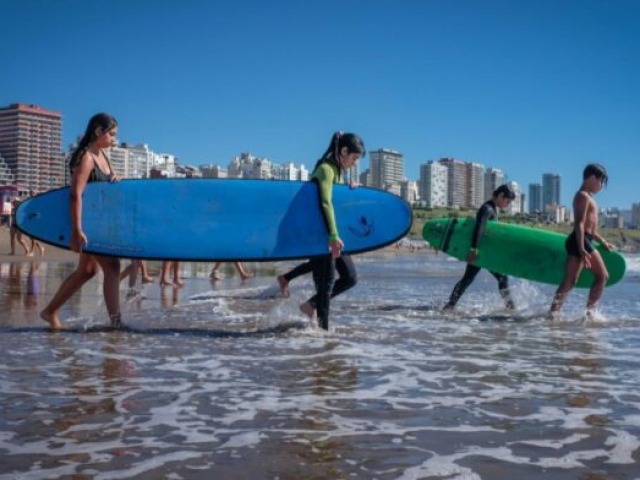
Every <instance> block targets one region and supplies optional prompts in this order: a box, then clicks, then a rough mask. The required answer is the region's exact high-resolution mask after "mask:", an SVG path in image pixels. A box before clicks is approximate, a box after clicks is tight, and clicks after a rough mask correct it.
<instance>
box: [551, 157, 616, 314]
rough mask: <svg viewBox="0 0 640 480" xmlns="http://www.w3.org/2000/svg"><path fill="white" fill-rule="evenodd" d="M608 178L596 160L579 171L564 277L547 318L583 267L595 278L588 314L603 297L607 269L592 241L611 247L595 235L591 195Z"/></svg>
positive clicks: (594, 208)
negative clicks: (579, 180)
mask: <svg viewBox="0 0 640 480" xmlns="http://www.w3.org/2000/svg"><path fill="white" fill-rule="evenodd" d="M608 180H609V177H608V176H607V171H606V169H605V168H604V167H603V166H602V165H600V164H598V163H591V164H589V165H587V166H586V167H585V169H584V171H583V172H582V186H581V187H580V190H578V192H577V193H576V194H575V196H574V197H573V215H574V223H573V231H572V232H571V234H570V235H569V236H568V237H567V240H566V241H565V249H566V251H567V253H568V254H569V256H568V257H567V263H566V264H565V272H564V279H563V280H562V283H561V284H560V286H559V287H558V289H557V290H556V293H555V295H554V297H553V302H552V303H551V309H550V310H549V316H550V319H553V317H554V315H555V314H556V313H557V312H558V311H559V310H560V309H561V308H562V304H563V303H564V301H565V299H566V297H567V295H568V294H569V292H570V291H571V290H572V289H573V287H574V286H575V284H576V281H577V279H578V277H579V276H580V272H581V271H582V268H583V267H587V268H588V269H589V270H591V272H592V273H593V276H594V277H595V278H594V281H593V284H592V285H591V289H590V290H589V297H588V299H587V315H592V314H593V313H594V310H595V308H596V306H597V305H598V301H599V300H600V297H601V296H602V292H603V290H604V287H605V285H606V284H607V280H608V279H609V272H608V271H607V267H606V266H605V264H604V261H603V260H602V257H601V256H600V252H598V251H597V250H596V249H595V247H594V245H593V241H594V240H595V241H597V242H599V243H600V244H602V246H604V248H606V249H607V250H611V249H612V248H613V246H612V245H611V244H610V243H609V242H607V241H606V240H605V239H604V238H603V237H601V236H600V235H599V234H598V205H597V204H596V201H595V200H594V198H593V196H594V195H595V194H596V193H598V192H599V191H600V190H602V188H603V187H605V186H606V185H607V181H608Z"/></svg>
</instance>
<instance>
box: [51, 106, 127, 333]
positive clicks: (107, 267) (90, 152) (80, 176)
mask: <svg viewBox="0 0 640 480" xmlns="http://www.w3.org/2000/svg"><path fill="white" fill-rule="evenodd" d="M117 132H118V122H116V120H115V118H113V117H112V116H111V115H107V114H106V113H98V114H96V115H94V116H93V117H92V118H91V120H90V121H89V124H88V125H87V130H86V132H85V134H84V136H83V137H82V139H81V140H80V143H79V144H78V148H76V150H75V152H74V153H73V155H72V156H71V160H70V161H69V168H70V170H71V193H70V197H69V200H70V201H69V206H70V214H71V226H72V232H71V242H70V243H71V250H73V251H74V252H78V253H79V254H80V258H79V260H78V266H77V267H76V269H75V271H74V272H73V273H72V274H71V275H69V276H68V277H67V278H66V279H65V280H64V281H63V282H62V284H61V285H60V287H59V288H58V291H57V292H56V294H55V295H54V296H53V298H52V299H51V301H50V302H49V304H48V305H47V307H46V308H45V309H44V310H42V312H40V317H42V319H43V320H44V321H45V322H47V323H49V325H51V328H53V329H59V328H60V327H62V323H61V321H60V317H59V313H60V309H61V308H62V305H64V303H65V302H66V301H67V300H69V298H70V297H71V296H72V295H73V294H74V293H75V292H77V291H78V290H79V289H80V288H81V287H82V286H83V285H84V284H85V283H87V282H88V281H89V280H90V279H91V278H93V277H94V275H95V274H96V273H97V272H98V269H99V268H100V269H102V272H103V273H104V280H103V294H104V300H105V304H106V306H107V311H108V313H109V319H110V320H111V325H112V326H119V325H120V260H119V259H118V258H114V257H105V256H102V255H90V254H87V253H84V252H83V251H82V249H83V247H84V245H86V243H87V237H86V235H85V233H84V232H83V230H82V193H83V192H84V189H85V187H86V186H87V183H89V182H114V181H116V180H118V178H117V177H116V175H115V174H114V173H113V169H112V168H111V164H110V162H109V158H108V157H107V155H106V153H105V150H107V149H109V148H110V147H112V146H113V145H114V144H115V143H116V133H117Z"/></svg>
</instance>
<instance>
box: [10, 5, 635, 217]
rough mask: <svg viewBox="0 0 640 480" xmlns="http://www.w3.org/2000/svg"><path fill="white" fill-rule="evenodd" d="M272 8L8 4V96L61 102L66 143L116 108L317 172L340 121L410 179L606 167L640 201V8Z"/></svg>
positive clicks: (135, 125) (162, 137)
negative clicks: (453, 162)
mask: <svg viewBox="0 0 640 480" xmlns="http://www.w3.org/2000/svg"><path fill="white" fill-rule="evenodd" d="M273 7H274V6H273V5H271V4H269V3H268V2H259V1H246V0H240V1H238V2H233V3H232V2H216V3H213V4H209V3H206V2H198V1H195V0H194V1H187V2H182V3H180V4H179V5H178V4H173V3H171V2H158V3H156V4H154V5H153V8H150V7H149V4H148V2H144V1H141V0H134V1H132V2H127V3H125V2H122V3H120V2H116V3H115V4H110V5H109V7H108V8H106V9H105V8H102V7H101V6H100V5H94V4H90V3H86V2H80V1H77V0H68V1H66V2H62V3H60V2H51V3H49V2H36V1H35V0H26V1H24V2H14V1H10V0H0V13H1V14H2V16H3V19H5V24H4V28H3V32H2V34H1V35H3V36H4V37H5V40H6V41H3V42H1V43H0V64H1V65H2V66H3V71H4V72H8V74H6V75H3V76H2V77H1V78H0V105H8V104H11V103H15V102H24V103H27V104H36V105H41V106H43V107H45V108H50V109H52V110H56V111H61V112H64V116H65V118H64V123H63V133H64V139H63V142H64V145H68V144H70V143H72V142H73V140H74V139H75V138H76V137H77V135H79V134H81V133H82V132H83V130H84V128H85V126H86V122H87V121H88V119H89V117H90V116H91V115H92V114H94V113H96V112H97V111H107V112H109V113H112V114H113V115H115V116H116V118H118V120H119V122H120V137H121V140H125V141H134V142H135V141H137V140H138V139H140V140H141V141H142V140H143V141H145V142H147V143H149V144H151V145H153V146H154V148H155V149H156V150H158V151H166V152H173V153H175V154H176V155H179V157H180V158H181V159H182V160H183V161H184V162H185V163H187V164H193V165H204V164H210V163H219V162H222V161H224V162H226V161H228V159H229V158H231V157H232V156H233V155H236V154H237V153H238V152H239V151H251V152H254V153H256V154H257V155H261V156H264V157H267V158H273V159H278V160H279V161H282V162H289V161H293V162H295V163H304V164H305V165H307V166H308V167H312V166H313V164H314V163H315V160H316V159H317V158H318V157H319V156H320V154H321V153H322V152H323V151H324V149H325V148H326V145H327V144H328V142H329V139H330V137H331V134H332V133H333V131H335V130H345V131H354V132H356V133H358V134H359V135H360V136H362V138H363V139H364V141H365V144H366V146H367V148H368V150H376V149H381V148H384V149H391V150H396V151H399V152H400V153H402V154H403V155H404V158H405V175H406V176H407V178H409V179H412V180H416V179H417V178H418V176H419V168H420V165H422V164H424V163H426V162H427V161H429V160H435V159H439V158H445V157H451V158H457V159H461V160H464V161H469V162H475V163H481V164H483V165H485V166H486V167H495V168H500V169H501V170H503V171H504V172H505V173H506V175H507V179H508V180H515V181H517V182H518V183H519V184H520V185H521V186H522V189H523V192H524V193H527V187H528V185H529V184H531V183H538V182H540V181H541V178H540V177H541V175H542V174H543V173H546V172H554V173H557V174H559V175H560V176H561V177H562V178H563V182H562V192H561V196H562V200H563V202H564V203H565V204H566V203H569V202H570V198H571V197H572V196H573V193H574V192H575V190H577V188H578V187H579V185H580V182H581V173H582V169H583V168H584V166H585V165H586V164H587V163H589V162H591V161H599V162H601V163H603V164H604V165H605V166H606V167H607V168H608V170H609V174H610V179H611V181H610V184H609V188H608V189H606V190H604V191H603V192H601V193H600V194H599V195H598V204H599V205H600V206H602V207H619V208H622V209H628V208H630V207H631V205H632V204H633V203H636V202H639V201H640V196H638V194H637V193H636V188H635V181H636V180H635V178H634V176H633V175H629V174H628V169H629V167H630V166H631V165H634V164H635V162H637V159H638V157H639V156H640V139H638V138H637V137H638V135H637V133H636V132H635V130H636V125H638V124H640V108H638V107H639V106H640V91H639V90H638V89H637V85H638V84H640V65H638V62H637V61H636V58H637V52H638V50H639V49H640V33H638V29H637V25H638V24H639V23H640V4H639V3H638V2H635V1H632V0H616V1H615V2H610V3H605V2H599V1H594V0H582V1H578V0H568V1H567V2H561V3H558V2H553V1H550V0H541V1H538V2H509V1H506V0H490V1H483V2H480V1H472V0H459V1H453V2H449V1H438V0H434V1H430V2H418V1H413V0H406V1H401V2H399V3H393V4H392V3H386V2H376V3H375V4H372V3H371V2H365V1H347V2H334V1H333V0H330V1H328V2H323V3H321V4H309V5H306V4H305V5H301V4H299V3H297V2H289V1H286V0H285V1H283V2H280V3H279V4H278V8H273ZM113 32H120V33H119V34H117V35H114V34H113ZM368 164H369V159H367V160H366V161H365V162H363V169H364V168H367V165H368Z"/></svg>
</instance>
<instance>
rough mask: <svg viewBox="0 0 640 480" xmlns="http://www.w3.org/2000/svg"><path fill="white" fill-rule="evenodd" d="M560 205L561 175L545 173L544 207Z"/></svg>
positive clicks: (543, 178) (543, 179) (543, 183)
mask: <svg viewBox="0 0 640 480" xmlns="http://www.w3.org/2000/svg"><path fill="white" fill-rule="evenodd" d="M549 205H560V175H558V174H557V173H545V174H543V175H542V208H544V209H546V208H547V207H548V206H549Z"/></svg>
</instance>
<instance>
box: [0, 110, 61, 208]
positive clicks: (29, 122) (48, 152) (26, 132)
mask: <svg viewBox="0 0 640 480" xmlns="http://www.w3.org/2000/svg"><path fill="white" fill-rule="evenodd" d="M0 156H2V158H3V159H4V164H5V165H6V167H8V169H9V171H10V172H11V174H12V175H13V180H12V181H13V184H15V185H16V186H17V187H18V195H19V196H20V197H23V196H26V195H28V194H29V191H31V190H33V191H35V192H42V191H45V190H50V189H52V188H55V187H59V186H61V185H62V184H63V182H64V177H65V175H64V156H63V154H62V115H61V114H60V113H59V112H55V111H53V110H46V109H44V108H41V107H38V106H36V105H25V104H22V103H14V104H11V105H9V106H8V107H2V108H0ZM7 180H8V178H5V180H3V181H7Z"/></svg>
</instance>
